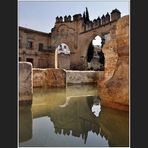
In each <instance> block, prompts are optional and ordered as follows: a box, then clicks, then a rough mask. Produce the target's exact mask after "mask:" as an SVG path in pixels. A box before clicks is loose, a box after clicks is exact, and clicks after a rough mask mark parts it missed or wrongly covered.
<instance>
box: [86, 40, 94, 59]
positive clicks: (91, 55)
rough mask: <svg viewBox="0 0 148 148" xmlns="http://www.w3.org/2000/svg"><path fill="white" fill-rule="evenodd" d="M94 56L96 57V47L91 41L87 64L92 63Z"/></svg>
mask: <svg viewBox="0 0 148 148" xmlns="http://www.w3.org/2000/svg"><path fill="white" fill-rule="evenodd" d="M93 55H94V46H93V44H92V41H91V43H90V44H89V47H88V51H87V62H90V61H91V60H92V58H93Z"/></svg>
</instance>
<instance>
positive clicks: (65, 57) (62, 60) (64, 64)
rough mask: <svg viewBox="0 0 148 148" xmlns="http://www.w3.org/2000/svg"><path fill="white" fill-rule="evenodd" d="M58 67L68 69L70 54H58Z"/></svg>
mask: <svg viewBox="0 0 148 148" xmlns="http://www.w3.org/2000/svg"><path fill="white" fill-rule="evenodd" d="M58 68H60V69H70V55H69V54H63V53H61V54H58Z"/></svg>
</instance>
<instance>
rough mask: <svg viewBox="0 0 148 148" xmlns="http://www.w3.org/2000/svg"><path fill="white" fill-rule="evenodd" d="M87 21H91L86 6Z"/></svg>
mask: <svg viewBox="0 0 148 148" xmlns="http://www.w3.org/2000/svg"><path fill="white" fill-rule="evenodd" d="M86 22H89V12H88V9H87V7H86Z"/></svg>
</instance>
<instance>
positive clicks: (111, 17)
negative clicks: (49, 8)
mask: <svg viewBox="0 0 148 148" xmlns="http://www.w3.org/2000/svg"><path fill="white" fill-rule="evenodd" d="M86 14H87V15H86ZM120 17H121V12H120V11H119V10H118V9H114V10H112V12H111V13H110V14H109V13H108V12H107V13H106V14H103V15H102V17H100V16H98V18H97V19H94V20H93V21H91V20H90V19H89V14H88V9H87V13H86V12H84V13H83V16H82V15H81V14H75V15H73V17H71V15H68V16H67V15H65V16H64V17H62V16H60V17H58V16H57V17H56V24H59V23H69V22H71V23H75V22H79V21H81V24H82V28H83V29H84V31H87V30H91V29H94V28H96V27H101V26H104V25H107V24H109V23H112V22H114V21H117V20H118V19H119V18H120ZM52 31H54V29H52Z"/></svg>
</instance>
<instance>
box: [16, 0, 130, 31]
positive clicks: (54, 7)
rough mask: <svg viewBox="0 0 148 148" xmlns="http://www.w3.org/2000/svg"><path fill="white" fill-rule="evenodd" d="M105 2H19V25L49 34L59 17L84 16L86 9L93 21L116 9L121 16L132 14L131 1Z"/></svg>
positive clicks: (116, 0)
mask: <svg viewBox="0 0 148 148" xmlns="http://www.w3.org/2000/svg"><path fill="white" fill-rule="evenodd" d="M104 1H106V2H104ZM104 1H103V2H101V1H99V0H98V1H93V2H92V1H84V0H81V1H62V2H60V0H59V1H52V2H51V1H27V0H26V1H19V2H18V25H19V26H22V27H27V28H31V29H34V30H38V31H42V32H47V33H49V32H51V28H53V27H54V24H55V18H56V17H57V16H62V17H64V16H65V15H71V16H73V15H74V14H78V13H81V14H83V12H84V11H85V7H87V8H88V11H89V17H90V19H91V20H93V19H97V17H98V16H100V17H101V16H102V15H103V14H106V13H107V12H109V13H110V12H111V11H112V10H113V9H115V8H117V9H118V10H120V12H121V16H124V15H129V14H130V9H129V8H130V3H129V0H114V1H112V2H111V0H108V1H107V0H104Z"/></svg>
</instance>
